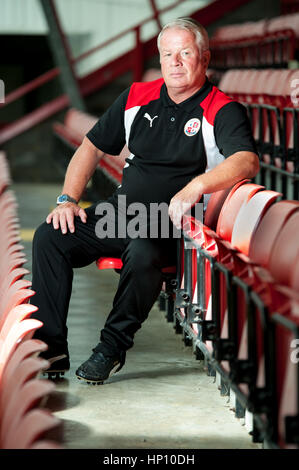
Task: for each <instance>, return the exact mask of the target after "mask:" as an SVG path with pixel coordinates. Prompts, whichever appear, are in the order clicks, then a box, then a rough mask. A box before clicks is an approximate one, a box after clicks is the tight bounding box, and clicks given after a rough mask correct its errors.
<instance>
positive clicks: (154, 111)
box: [87, 78, 256, 205]
mask: <svg viewBox="0 0 299 470" xmlns="http://www.w3.org/2000/svg"><path fill="white" fill-rule="evenodd" d="M87 137H88V138H89V140H90V141H91V142H92V143H93V144H94V145H95V146H96V147H97V148H98V149H100V150H102V151H103V152H105V153H108V154H112V155H118V154H119V153H120V152H121V150H122V148H123V147H124V145H125V144H127V146H128V148H129V150H130V152H131V155H130V156H129V157H128V158H127V159H126V162H127V163H126V165H125V167H124V170H123V179H122V185H121V186H120V187H119V188H118V189H117V190H116V193H115V194H124V195H126V198H127V204H131V203H133V202H142V203H144V204H146V205H148V204H149V203H150V202H157V203H160V202H166V203H169V202H170V200H171V198H172V197H173V196H174V195H175V194H176V193H177V192H178V191H180V190H181V189H182V188H183V187H184V186H185V185H186V184H188V183H189V181H191V179H192V178H194V177H195V176H197V175H199V174H202V173H204V172H206V171H209V170H211V169H212V168H214V167H215V166H216V165H218V164H219V163H220V162H222V161H223V160H224V159H225V158H226V157H229V156H230V155H232V154H234V153H235V152H238V151H241V150H247V151H252V152H255V153H256V147H255V143H254V140H253V137H252V133H251V128H250V124H249V121H248V118H247V113H246V109H245V108H244V106H242V105H241V104H239V103H237V102H235V101H233V100H231V99H230V98H229V97H228V96H226V95H225V94H224V93H222V92H221V91H220V90H219V89H218V88H216V87H215V86H213V85H212V84H211V83H210V82H209V81H208V80H206V82H205V84H204V85H203V87H202V88H201V89H200V90H199V91H198V92H197V93H195V94H194V95H193V96H191V97H190V98H188V99H187V100H185V101H183V102H182V103H180V104H176V103H174V102H173V101H172V100H171V99H170V98H169V96H168V93H167V88H166V85H165V83H164V80H163V79H162V78H161V79H158V80H155V81H153V82H143V83H133V84H132V86H131V87H130V88H128V89H127V90H125V91H124V92H123V93H122V94H121V95H120V96H119V97H118V98H117V100H116V101H115V102H114V103H113V104H112V106H111V107H110V108H109V109H108V110H107V111H106V112H105V114H104V115H103V116H102V117H101V118H100V119H99V120H98V122H97V123H96V124H95V126H94V127H93V128H92V129H91V130H90V132H88V134H87Z"/></svg>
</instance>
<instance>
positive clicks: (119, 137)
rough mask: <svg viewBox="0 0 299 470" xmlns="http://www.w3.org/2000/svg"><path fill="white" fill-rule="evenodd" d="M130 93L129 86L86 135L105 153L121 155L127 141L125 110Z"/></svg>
mask: <svg viewBox="0 0 299 470" xmlns="http://www.w3.org/2000/svg"><path fill="white" fill-rule="evenodd" d="M128 94H129V88H128V89H127V90H125V91H124V92H123V93H121V94H120V95H119V97H118V98H117V99H116V100H115V101H114V103H113V104H112V105H111V106H110V107H109V108H108V109H107V111H106V112H105V113H104V114H103V115H102V116H101V117H100V119H99V120H98V121H97V122H96V124H95V125H94V126H93V127H92V129H91V130H90V131H89V132H88V133H87V134H86V137H87V138H88V139H89V140H90V141H91V142H92V143H93V144H94V145H95V146H96V147H97V148H98V149H100V150H102V151H103V152H105V153H108V154H111V155H119V154H120V152H121V151H122V149H123V147H124V145H125V143H126V139H125V126H124V112H125V106H126V102H127V98H128Z"/></svg>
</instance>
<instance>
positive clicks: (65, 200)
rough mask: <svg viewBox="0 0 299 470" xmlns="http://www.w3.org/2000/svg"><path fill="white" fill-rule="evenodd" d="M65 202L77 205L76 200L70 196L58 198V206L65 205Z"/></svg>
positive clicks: (63, 195) (65, 195)
mask: <svg viewBox="0 0 299 470" xmlns="http://www.w3.org/2000/svg"><path fill="white" fill-rule="evenodd" d="M65 202H73V203H74V204H77V201H76V199H74V198H73V197H71V196H69V195H68V194H61V195H60V196H58V198H57V201H56V204H64V203H65Z"/></svg>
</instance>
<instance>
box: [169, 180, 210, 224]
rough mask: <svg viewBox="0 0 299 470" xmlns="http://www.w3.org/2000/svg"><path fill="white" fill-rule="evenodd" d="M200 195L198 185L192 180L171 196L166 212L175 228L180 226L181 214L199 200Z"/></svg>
mask: <svg viewBox="0 0 299 470" xmlns="http://www.w3.org/2000/svg"><path fill="white" fill-rule="evenodd" d="M201 196H202V193H201V192H200V190H199V185H198V184H196V182H193V181H191V182H190V183H188V184H187V186H185V187H184V188H183V189H181V191H179V192H178V193H176V194H175V195H174V196H173V198H172V199H171V201H170V204H169V209H168V214H169V217H170V219H171V220H172V222H173V224H174V225H175V227H176V228H177V229H180V228H181V227H182V218H183V215H184V214H186V212H188V211H189V210H190V209H191V207H193V206H194V205H195V204H196V203H197V202H199V200H200V199H201Z"/></svg>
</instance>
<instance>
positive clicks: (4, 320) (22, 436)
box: [0, 152, 61, 449]
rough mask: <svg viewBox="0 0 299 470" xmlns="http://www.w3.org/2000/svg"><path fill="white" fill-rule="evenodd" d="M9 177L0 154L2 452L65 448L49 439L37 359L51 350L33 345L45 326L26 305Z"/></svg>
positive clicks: (49, 417)
mask: <svg viewBox="0 0 299 470" xmlns="http://www.w3.org/2000/svg"><path fill="white" fill-rule="evenodd" d="M10 182H11V181H10V173H9V168H8V165H7V161H6V158H5V154H4V152H0V227H1V228H0V287H1V289H0V448H1V449H41V448H52V449H54V448H56V449H57V448H61V447H60V445H59V444H58V443H56V442H55V441H54V440H49V439H46V433H47V432H48V431H50V430H52V429H53V428H55V427H56V426H58V425H59V420H58V419H57V418H56V417H55V416H54V415H53V414H52V413H51V412H50V410H48V409H46V408H44V407H43V406H42V405H43V402H44V400H46V399H47V397H48V395H49V394H50V393H51V392H52V391H53V388H54V384H53V383H52V382H49V381H47V380H41V379H39V378H38V376H39V374H40V373H41V371H42V370H43V369H45V368H47V367H49V363H48V361H45V360H43V359H42V358H40V357H38V355H39V353H40V352H42V351H45V350H46V349H47V345H46V344H45V343H44V342H42V341H38V340H35V339H32V336H33V334H34V332H35V331H36V330H37V329H38V328H40V327H41V326H42V323H41V322H40V321H38V320H35V319H33V318H30V316H31V314H32V313H33V312H35V311H36V310H37V307H35V306H34V305H33V304H29V303H28V301H29V300H30V299H31V297H32V296H33V295H34V292H33V291H32V290H31V289H30V286H31V282H30V281H28V280H26V279H24V276H26V275H27V274H29V271H28V270H27V269H25V268H24V267H23V266H24V263H25V262H26V258H25V256H24V253H23V248H24V247H23V246H22V245H21V244H20V241H21V239H20V236H19V223H18V217H17V204H16V199H15V196H14V193H13V192H12V191H11V190H10V189H9V185H10Z"/></svg>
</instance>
